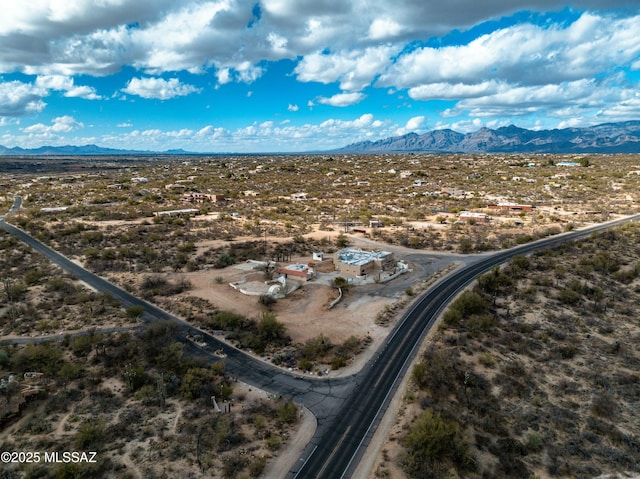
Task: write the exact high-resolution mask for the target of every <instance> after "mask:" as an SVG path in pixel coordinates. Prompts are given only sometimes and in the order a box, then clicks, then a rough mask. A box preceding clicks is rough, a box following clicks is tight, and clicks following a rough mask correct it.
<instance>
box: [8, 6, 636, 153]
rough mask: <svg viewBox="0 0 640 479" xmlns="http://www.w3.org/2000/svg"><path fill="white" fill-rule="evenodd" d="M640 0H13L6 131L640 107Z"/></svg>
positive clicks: (113, 138) (55, 133)
mask: <svg viewBox="0 0 640 479" xmlns="http://www.w3.org/2000/svg"><path fill="white" fill-rule="evenodd" d="M639 38H640V6H638V2H637V0H606V1H604V0H573V1H570V2H566V3H565V4H561V3H560V2H558V1H557V0H537V1H536V0H486V1H483V2H478V1H477V0H450V1H448V2H441V1H435V0H376V1H375V2H372V1H370V0H354V1H349V2H345V1H344V0H260V1H256V0H252V1H243V0H219V1H208V0H72V1H70V0H67V1H61V0H31V1H29V2H25V1H18V0H7V1H6V2H4V3H3V11H2V16H1V18H0V145H4V146H7V147H13V146H21V147H23V148H34V147H38V146H42V145H67V144H72V145H84V144H89V143H94V144H97V145H100V146H104V147H111V148H127V149H142V150H159V151H163V150H168V149H175V148H182V149H185V150H188V151H194V152H278V151H280V152H297V151H310V150H326V149H332V148H337V147H341V146H344V145H347V144H349V143H352V142H356V141H362V140H366V139H369V140H376V139H380V138H385V137H388V136H395V135H402V134H405V133H408V132H410V131H415V132H417V133H421V132H425V131H428V130H433V129H441V128H452V129H454V130H457V131H460V132H469V131H475V130H477V129H479V128H481V127H483V126H486V127H490V128H496V127H499V126H504V125H509V124H515V125H517V126H520V127H523V128H531V129H541V128H563V127H568V126H589V125H594V124H599V123H605V122H613V121H625V120H637V119H639V118H640V115H639V113H640V41H638V39H639Z"/></svg>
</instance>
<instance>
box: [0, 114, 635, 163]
mask: <svg viewBox="0 0 640 479" xmlns="http://www.w3.org/2000/svg"><path fill="white" fill-rule="evenodd" d="M403 151H404V152H411V151H415V152H418V151H420V152H428V153H561V154H562V153H640V121H626V122H621V123H604V124H601V125H596V126H590V127H585V128H563V129H556V130H527V129H524V128H518V127H517V126H514V125H511V126H504V127H501V128H498V129H496V130H492V129H490V128H480V129H479V130H477V131H475V132H472V133H466V134H463V133H459V132H457V131H454V130H449V129H444V130H433V131H428V132H427V133H423V134H421V135H419V134H417V133H408V134H406V135H402V136H394V137H390V138H385V139H383V140H377V141H362V142H358V143H352V144H350V145H348V146H345V147H343V148H339V149H337V150H333V151H332V152H337V153H376V152H389V153H392V152H403ZM154 154H163V155H186V154H192V153H189V152H187V151H184V150H168V151H164V152H154V151H134V150H118V149H114V148H103V147H100V146H97V145H83V146H72V145H66V146H41V147H39V148H34V149H25V148H20V147H13V148H7V147H4V146H2V145H0V156H2V155H4V156H9V155H11V156H38V155H40V156H47V155H48V156H59V155H72V156H83V155H84V156H92V155H94V156H98V155H154Z"/></svg>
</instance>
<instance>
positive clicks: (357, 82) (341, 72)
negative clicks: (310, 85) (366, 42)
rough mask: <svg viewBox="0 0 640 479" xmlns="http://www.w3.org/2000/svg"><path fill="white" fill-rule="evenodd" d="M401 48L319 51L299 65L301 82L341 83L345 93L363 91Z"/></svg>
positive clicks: (297, 68) (383, 47)
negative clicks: (346, 91)
mask: <svg viewBox="0 0 640 479" xmlns="http://www.w3.org/2000/svg"><path fill="white" fill-rule="evenodd" d="M398 51H399V47H392V46H379V47H371V48H367V49H364V50H360V49H356V50H350V51H342V52H340V53H335V54H326V53H322V52H315V53H312V54H310V55H306V56H305V57H304V58H303V59H302V60H301V61H300V62H299V63H298V65H297V66H296V68H295V70H294V72H295V73H296V75H297V79H298V80H299V81H303V82H311V81H317V82H320V83H325V84H326V83H333V82H336V81H339V82H340V88H341V89H343V90H350V91H358V90H362V89H363V88H365V87H366V86H368V85H369V84H371V82H372V81H373V79H374V78H375V77H376V75H378V74H379V73H380V72H381V71H383V70H384V69H385V68H386V67H387V66H388V65H390V64H391V58H392V56H393V55H395V54H396V53H397V52H398Z"/></svg>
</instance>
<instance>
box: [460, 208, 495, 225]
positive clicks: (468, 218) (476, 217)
mask: <svg viewBox="0 0 640 479" xmlns="http://www.w3.org/2000/svg"><path fill="white" fill-rule="evenodd" d="M491 220H492V218H491V216H489V215H487V214H485V213H473V212H471V211H462V212H461V213H460V215H459V216H458V221H464V222H465V223H468V222H482V223H488V222H490V221H491Z"/></svg>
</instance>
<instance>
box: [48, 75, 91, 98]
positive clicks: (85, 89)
mask: <svg viewBox="0 0 640 479" xmlns="http://www.w3.org/2000/svg"><path fill="white" fill-rule="evenodd" d="M36 86H38V87H41V88H47V89H49V90H60V91H64V92H65V93H64V96H66V97H68V98H74V97H78V98H84V99H85V100H100V99H102V97H101V96H100V95H98V94H97V93H96V90H95V88H93V87H90V86H86V85H84V86H77V85H75V84H74V79H73V78H71V77H69V76H66V75H39V76H38V77H37V78H36Z"/></svg>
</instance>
